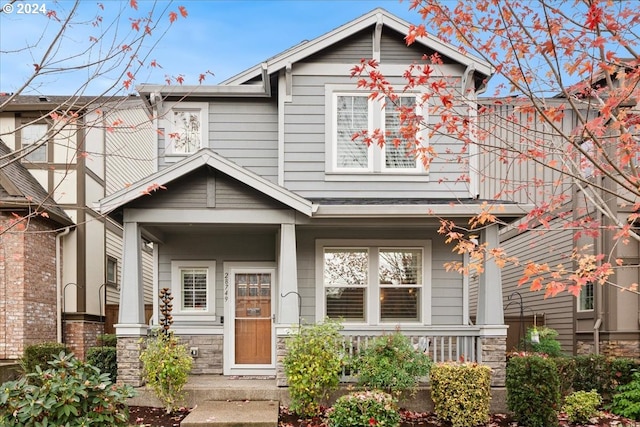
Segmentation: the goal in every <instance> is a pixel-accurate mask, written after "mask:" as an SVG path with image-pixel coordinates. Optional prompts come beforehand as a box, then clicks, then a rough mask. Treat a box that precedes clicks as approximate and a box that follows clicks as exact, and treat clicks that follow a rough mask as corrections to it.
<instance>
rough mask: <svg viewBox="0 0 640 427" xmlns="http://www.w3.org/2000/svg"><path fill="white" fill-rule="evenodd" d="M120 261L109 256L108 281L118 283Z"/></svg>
mask: <svg viewBox="0 0 640 427" xmlns="http://www.w3.org/2000/svg"><path fill="white" fill-rule="evenodd" d="M117 274H118V261H116V260H115V259H113V258H107V283H117Z"/></svg>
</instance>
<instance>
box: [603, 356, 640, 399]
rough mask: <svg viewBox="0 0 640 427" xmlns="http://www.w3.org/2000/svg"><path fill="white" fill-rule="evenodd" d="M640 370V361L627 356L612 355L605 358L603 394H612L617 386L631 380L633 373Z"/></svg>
mask: <svg viewBox="0 0 640 427" xmlns="http://www.w3.org/2000/svg"><path fill="white" fill-rule="evenodd" d="M636 371H640V362H639V361H637V360H635V359H631V358H628V357H613V358H609V359H607V379H608V381H607V383H606V387H605V388H604V394H605V395H607V396H612V395H613V394H614V393H615V391H616V390H617V388H618V386H620V385H624V384H629V383H630V382H631V381H632V380H633V373H634V372H636Z"/></svg>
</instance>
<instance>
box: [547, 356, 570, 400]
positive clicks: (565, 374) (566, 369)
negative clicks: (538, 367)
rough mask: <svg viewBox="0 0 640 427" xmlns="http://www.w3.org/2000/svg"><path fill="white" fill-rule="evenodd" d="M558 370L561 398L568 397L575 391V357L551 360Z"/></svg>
mask: <svg viewBox="0 0 640 427" xmlns="http://www.w3.org/2000/svg"><path fill="white" fill-rule="evenodd" d="M551 360H552V361H553V363H555V365H556V369H557V370H558V377H559V378H560V396H561V397H565V396H568V395H569V393H571V391H573V378H574V376H575V371H576V362H575V361H574V360H573V357H565V356H561V357H554V358H552V359H551Z"/></svg>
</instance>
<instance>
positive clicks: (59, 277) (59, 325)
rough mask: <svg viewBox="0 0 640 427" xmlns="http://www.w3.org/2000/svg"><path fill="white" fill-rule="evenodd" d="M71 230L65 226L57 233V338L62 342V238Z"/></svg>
mask: <svg viewBox="0 0 640 427" xmlns="http://www.w3.org/2000/svg"><path fill="white" fill-rule="evenodd" d="M70 232H71V227H65V229H64V230H63V231H62V232H61V233H58V234H57V235H56V295H57V296H58V297H57V298H56V310H57V316H56V326H57V331H58V333H57V339H58V342H59V343H61V342H62V298H63V296H62V271H61V268H62V253H61V251H62V238H63V237H64V236H66V235H67V234H69V233H70Z"/></svg>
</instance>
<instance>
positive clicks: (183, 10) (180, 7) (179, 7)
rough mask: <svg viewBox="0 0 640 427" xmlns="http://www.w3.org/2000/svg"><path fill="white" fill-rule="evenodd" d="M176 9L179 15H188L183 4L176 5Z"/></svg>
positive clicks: (184, 16)
mask: <svg viewBox="0 0 640 427" xmlns="http://www.w3.org/2000/svg"><path fill="white" fill-rule="evenodd" d="M178 10H179V11H180V15H182V17H183V18H186V17H187V15H189V13H188V12H187V8H186V7H184V6H178Z"/></svg>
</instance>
